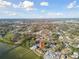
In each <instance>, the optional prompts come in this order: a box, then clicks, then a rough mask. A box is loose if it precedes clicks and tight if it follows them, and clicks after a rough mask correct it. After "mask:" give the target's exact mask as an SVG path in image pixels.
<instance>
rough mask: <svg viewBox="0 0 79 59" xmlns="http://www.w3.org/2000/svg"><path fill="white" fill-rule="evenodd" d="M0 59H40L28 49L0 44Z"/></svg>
mask: <svg viewBox="0 0 79 59" xmlns="http://www.w3.org/2000/svg"><path fill="white" fill-rule="evenodd" d="M0 59H41V57H39V56H37V55H36V54H34V52H33V51H31V50H30V49H26V48H23V47H21V46H12V45H8V44H5V43H0Z"/></svg>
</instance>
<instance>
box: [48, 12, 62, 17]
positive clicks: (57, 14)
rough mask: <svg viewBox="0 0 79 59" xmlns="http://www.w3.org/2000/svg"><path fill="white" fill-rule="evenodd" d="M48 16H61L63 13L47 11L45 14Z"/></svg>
mask: <svg viewBox="0 0 79 59" xmlns="http://www.w3.org/2000/svg"><path fill="white" fill-rule="evenodd" d="M47 15H48V16H62V15H63V13H59V12H54V13H53V12H49V13H48V14H47Z"/></svg>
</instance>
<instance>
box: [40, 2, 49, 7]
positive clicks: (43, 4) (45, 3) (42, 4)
mask: <svg viewBox="0 0 79 59" xmlns="http://www.w3.org/2000/svg"><path fill="white" fill-rule="evenodd" d="M40 5H41V6H48V5H49V4H48V2H41V3H40Z"/></svg>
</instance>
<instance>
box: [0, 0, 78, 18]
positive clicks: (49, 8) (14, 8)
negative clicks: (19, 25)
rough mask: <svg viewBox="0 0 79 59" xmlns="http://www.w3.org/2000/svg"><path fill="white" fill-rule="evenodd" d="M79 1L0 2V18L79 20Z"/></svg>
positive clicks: (1, 0) (14, 0)
mask: <svg viewBox="0 0 79 59" xmlns="http://www.w3.org/2000/svg"><path fill="white" fill-rule="evenodd" d="M78 15H79V0H0V18H79V16H78Z"/></svg>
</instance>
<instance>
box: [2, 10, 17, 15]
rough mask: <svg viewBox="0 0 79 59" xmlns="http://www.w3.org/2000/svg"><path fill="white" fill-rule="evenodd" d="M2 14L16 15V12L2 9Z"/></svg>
mask: <svg viewBox="0 0 79 59" xmlns="http://www.w3.org/2000/svg"><path fill="white" fill-rule="evenodd" d="M3 14H4V15H7V16H17V15H18V14H17V13H16V12H12V11H4V12H3Z"/></svg>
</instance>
